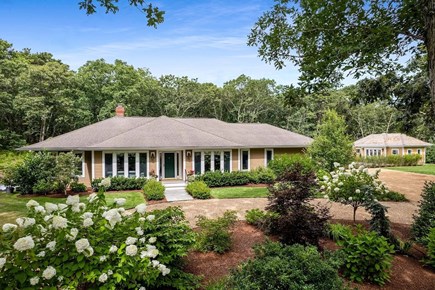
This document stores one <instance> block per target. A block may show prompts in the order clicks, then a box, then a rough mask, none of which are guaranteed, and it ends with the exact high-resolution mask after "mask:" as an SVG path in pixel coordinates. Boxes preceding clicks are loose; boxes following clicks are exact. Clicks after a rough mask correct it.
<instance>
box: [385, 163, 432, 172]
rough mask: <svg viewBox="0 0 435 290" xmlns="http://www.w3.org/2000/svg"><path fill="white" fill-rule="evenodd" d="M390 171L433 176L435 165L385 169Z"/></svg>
mask: <svg viewBox="0 0 435 290" xmlns="http://www.w3.org/2000/svg"><path fill="white" fill-rule="evenodd" d="M387 168H388V169H392V170H399V171H405V172H413V173H421V174H430V175H435V164H425V165H423V166H403V167H387Z"/></svg>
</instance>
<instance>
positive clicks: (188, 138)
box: [19, 116, 312, 151]
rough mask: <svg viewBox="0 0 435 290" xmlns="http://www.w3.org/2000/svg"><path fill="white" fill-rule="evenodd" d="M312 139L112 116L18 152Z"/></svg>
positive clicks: (296, 143)
mask: <svg viewBox="0 0 435 290" xmlns="http://www.w3.org/2000/svg"><path fill="white" fill-rule="evenodd" d="M311 142H312V139H311V138H309V137H306V136H303V135H300V134H296V133H293V132H290V131H287V130H284V129H280V128H278V127H274V126H271V125H268V124H240V123H237V124H233V123H226V122H223V121H220V120H217V119H202V118H197V119H194V118H186V119H184V118H168V117H166V116H161V117H156V118H145V117H113V118H110V119H107V120H104V121H101V122H98V123H95V124H92V125H89V126H86V127H83V128H80V129H77V130H75V131H72V132H69V133H66V134H63V135H60V136H57V137H54V138H50V139H47V140H45V141H42V142H39V143H36V144H32V145H29V146H25V147H22V148H20V149H19V150H53V151H55V150H111V149H113V150H116V149H119V150H121V149H123V150H124V149H125V150H129V149H131V150H133V149H165V148H166V149H169V148H171V149H175V148H180V149H207V148H210V149H213V148H263V147H265V148H268V147H271V148H277V147H283V148H284V147H295V148H301V147H307V146H308V145H309V144H310V143H311Z"/></svg>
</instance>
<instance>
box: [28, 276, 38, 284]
mask: <svg viewBox="0 0 435 290" xmlns="http://www.w3.org/2000/svg"><path fill="white" fill-rule="evenodd" d="M38 283H39V277H38V276H35V277H33V278H30V285H32V286H35V285H36V284H38Z"/></svg>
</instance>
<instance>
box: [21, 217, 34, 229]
mask: <svg viewBox="0 0 435 290" xmlns="http://www.w3.org/2000/svg"><path fill="white" fill-rule="evenodd" d="M35 223H36V220H35V219H34V218H24V224H23V227H24V228H27V227H30V226H33V225H34V224H35Z"/></svg>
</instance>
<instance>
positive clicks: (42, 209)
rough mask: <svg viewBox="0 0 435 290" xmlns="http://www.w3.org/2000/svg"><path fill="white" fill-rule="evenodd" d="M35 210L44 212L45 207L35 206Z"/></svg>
mask: <svg viewBox="0 0 435 290" xmlns="http://www.w3.org/2000/svg"><path fill="white" fill-rule="evenodd" d="M35 212H37V213H42V214H44V213H45V208H44V207H43V206H42V205H38V206H35Z"/></svg>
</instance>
